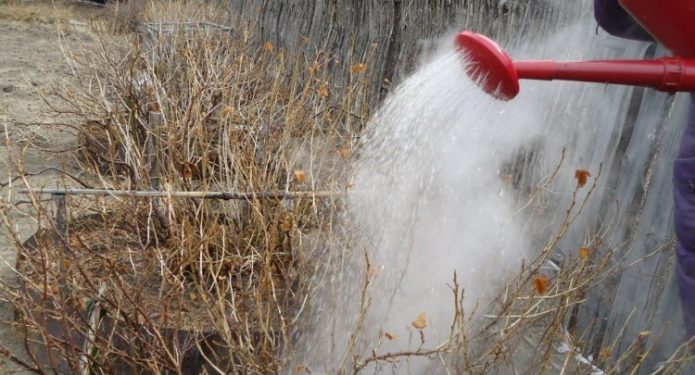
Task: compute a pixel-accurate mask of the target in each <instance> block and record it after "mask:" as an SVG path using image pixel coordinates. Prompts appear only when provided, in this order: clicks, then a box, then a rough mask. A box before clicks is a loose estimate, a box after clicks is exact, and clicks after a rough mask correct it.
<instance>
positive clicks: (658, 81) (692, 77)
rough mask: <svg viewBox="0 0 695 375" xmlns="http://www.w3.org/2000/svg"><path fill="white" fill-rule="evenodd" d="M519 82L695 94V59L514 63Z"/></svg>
mask: <svg viewBox="0 0 695 375" xmlns="http://www.w3.org/2000/svg"><path fill="white" fill-rule="evenodd" d="M513 64H514V68H515V69H516V71H517V74H518V77H519V79H536V80H554V79H558V80H568V81H581V82H599V83H612V84H621V85H632V86H647V87H652V88H654V89H656V90H659V91H665V92H677V91H695V59H683V58H680V57H663V58H659V59H656V60H608V61H581V62H572V61H567V62H557V61H548V60H540V61H533V60H526V61H523V60H522V61H514V62H513Z"/></svg>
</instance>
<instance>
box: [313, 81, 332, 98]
mask: <svg viewBox="0 0 695 375" xmlns="http://www.w3.org/2000/svg"><path fill="white" fill-rule="evenodd" d="M316 93H317V94H319V96H320V97H322V98H325V97H327V96H328V94H329V92H328V82H324V83H322V84H321V86H319V88H317V89H316Z"/></svg>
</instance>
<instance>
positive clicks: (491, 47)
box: [456, 31, 519, 100]
mask: <svg viewBox="0 0 695 375" xmlns="http://www.w3.org/2000/svg"><path fill="white" fill-rule="evenodd" d="M456 44H457V45H458V46H459V48H461V49H463V51H464V52H465V54H466V59H467V61H466V66H465V67H466V73H467V74H468V75H469V76H470V77H471V78H472V79H473V80H474V81H475V82H476V83H478V85H479V86H481V88H482V89H483V90H485V92H486V93H488V94H490V95H492V96H494V97H495V98H497V99H501V100H511V99H514V97H515V96H516V95H517V94H518V93H519V76H518V74H517V72H516V68H515V67H514V63H513V62H512V59H511V58H510V57H509V55H507V53H506V52H504V51H503V50H502V48H500V46H498V45H497V43H495V42H494V41H493V40H491V39H489V38H487V37H485V36H483V35H480V34H476V33H473V32H470V31H464V32H462V33H460V34H459V35H458V36H457V37H456Z"/></svg>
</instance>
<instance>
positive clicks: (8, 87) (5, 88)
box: [2, 85, 14, 93]
mask: <svg viewBox="0 0 695 375" xmlns="http://www.w3.org/2000/svg"><path fill="white" fill-rule="evenodd" d="M12 91H14V86H12V85H9V86H3V87H2V92H7V93H9V92H12Z"/></svg>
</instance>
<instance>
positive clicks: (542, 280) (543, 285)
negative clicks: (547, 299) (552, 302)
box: [533, 276, 550, 294]
mask: <svg viewBox="0 0 695 375" xmlns="http://www.w3.org/2000/svg"><path fill="white" fill-rule="evenodd" d="M548 288H550V279H548V278H547V277H545V276H536V277H534V278H533V289H534V290H535V291H536V293H538V294H545V292H547V291H548Z"/></svg>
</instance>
